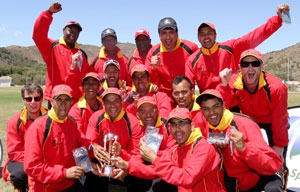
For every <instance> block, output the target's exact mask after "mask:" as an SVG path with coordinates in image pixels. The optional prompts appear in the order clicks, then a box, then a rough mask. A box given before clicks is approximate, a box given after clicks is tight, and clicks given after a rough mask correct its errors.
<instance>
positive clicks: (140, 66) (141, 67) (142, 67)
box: [130, 64, 149, 77]
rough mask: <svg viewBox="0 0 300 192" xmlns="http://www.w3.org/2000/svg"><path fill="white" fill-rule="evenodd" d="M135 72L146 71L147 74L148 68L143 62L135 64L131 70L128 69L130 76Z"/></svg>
mask: <svg viewBox="0 0 300 192" xmlns="http://www.w3.org/2000/svg"><path fill="white" fill-rule="evenodd" d="M135 72H148V74H149V71H148V68H147V66H146V65H144V64H137V65H135V66H133V67H132V69H131V71H130V75H131V77H132V76H133V74H134V73H135Z"/></svg>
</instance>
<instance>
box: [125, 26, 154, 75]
mask: <svg viewBox="0 0 300 192" xmlns="http://www.w3.org/2000/svg"><path fill="white" fill-rule="evenodd" d="M134 39H135V44H136V49H135V50H134V52H133V54H132V56H131V57H130V58H129V59H128V63H127V67H128V68H127V69H128V71H129V72H130V71H131V69H132V67H134V66H135V65H137V64H145V62H146V56H147V54H148V52H149V50H150V49H151V47H152V45H151V39H150V34H149V31H148V30H146V29H139V30H137V31H136V32H135V35H134Z"/></svg>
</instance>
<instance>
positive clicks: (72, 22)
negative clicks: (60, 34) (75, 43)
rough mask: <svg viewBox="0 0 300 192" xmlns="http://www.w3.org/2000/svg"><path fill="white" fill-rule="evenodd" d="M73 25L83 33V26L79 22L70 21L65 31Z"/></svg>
mask: <svg viewBox="0 0 300 192" xmlns="http://www.w3.org/2000/svg"><path fill="white" fill-rule="evenodd" d="M71 25H76V26H77V27H78V28H79V30H80V31H82V27H81V25H80V24H79V23H78V22H77V21H68V22H67V23H66V25H65V27H64V29H65V28H66V27H68V26H71Z"/></svg>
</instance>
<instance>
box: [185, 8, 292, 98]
mask: <svg viewBox="0 0 300 192" xmlns="http://www.w3.org/2000/svg"><path fill="white" fill-rule="evenodd" d="M282 11H284V12H285V13H288V12H289V6H288V5H285V4H283V5H280V6H278V7H277V15H276V16H273V17H271V18H270V19H269V20H268V21H267V22H266V23H265V24H263V25H261V26H260V27H258V28H256V29H254V30H253V31H251V32H250V33H248V34H246V35H244V36H242V37H240V38H237V39H232V40H228V41H226V42H223V43H217V42H216V37H217V32H216V28H215V26H214V25H213V24H212V23H209V22H204V23H202V24H200V25H199V27H198V31H197V32H198V40H199V42H200V44H201V48H200V49H198V50H197V51H196V52H195V53H193V55H191V56H190V57H189V58H188V60H187V62H186V65H185V67H186V69H185V76H186V77H188V78H189V79H190V80H191V82H192V83H193V84H194V81H195V80H196V82H197V85H198V87H199V91H200V93H202V92H203V91H204V90H206V89H215V88H216V87H217V85H218V84H219V83H220V82H221V80H220V78H219V72H221V71H222V70H223V69H225V68H229V69H232V71H233V72H236V71H237V70H238V69H239V66H238V64H239V58H240V55H241V53H242V52H243V51H245V50H247V49H253V48H255V47H257V46H258V45H259V44H261V43H262V42H263V41H264V40H266V39H267V38H268V37H270V36H271V35H272V34H273V33H275V32H276V31H277V30H278V29H279V28H280V27H281V25H282V15H281V13H282Z"/></svg>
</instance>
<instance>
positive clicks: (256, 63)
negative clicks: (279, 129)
mask: <svg viewBox="0 0 300 192" xmlns="http://www.w3.org/2000/svg"><path fill="white" fill-rule="evenodd" d="M250 64H251V66H252V67H259V66H260V65H261V63H260V61H258V60H256V61H241V67H242V68H246V67H249V65H250Z"/></svg>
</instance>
